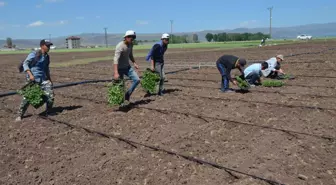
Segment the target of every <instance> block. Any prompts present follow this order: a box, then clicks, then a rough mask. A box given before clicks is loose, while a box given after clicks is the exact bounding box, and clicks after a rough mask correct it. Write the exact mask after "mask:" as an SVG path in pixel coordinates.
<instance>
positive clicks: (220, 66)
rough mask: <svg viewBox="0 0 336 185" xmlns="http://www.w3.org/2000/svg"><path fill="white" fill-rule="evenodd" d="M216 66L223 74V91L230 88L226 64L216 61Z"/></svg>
mask: <svg viewBox="0 0 336 185" xmlns="http://www.w3.org/2000/svg"><path fill="white" fill-rule="evenodd" d="M216 66H217V69H218V71H219V73H220V74H221V76H222V83H221V91H226V90H229V78H228V75H227V74H226V69H225V66H224V65H223V64H221V63H216Z"/></svg>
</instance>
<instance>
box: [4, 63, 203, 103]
mask: <svg viewBox="0 0 336 185" xmlns="http://www.w3.org/2000/svg"><path fill="white" fill-rule="evenodd" d="M190 69H197V67H190V68H183V69H179V70H175V71H170V72H166V74H175V73H178V72H182V71H187V70H190ZM140 78H142V76H140ZM111 81H112V79H111V80H84V81H79V82H70V83H65V84H59V85H54V86H53V88H54V89H58V88H63V87H70V86H75V85H82V84H88V83H99V82H111ZM15 94H18V93H17V91H11V92H7V93H1V94H0V98H1V97H5V96H11V95H15Z"/></svg>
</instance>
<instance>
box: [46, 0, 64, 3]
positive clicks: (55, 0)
mask: <svg viewBox="0 0 336 185" xmlns="http://www.w3.org/2000/svg"><path fill="white" fill-rule="evenodd" d="M62 1H63V0H44V2H46V3H57V2H62Z"/></svg>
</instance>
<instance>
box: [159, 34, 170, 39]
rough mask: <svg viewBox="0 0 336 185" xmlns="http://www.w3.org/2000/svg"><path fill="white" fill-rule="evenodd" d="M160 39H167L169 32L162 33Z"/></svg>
mask: <svg viewBox="0 0 336 185" xmlns="http://www.w3.org/2000/svg"><path fill="white" fill-rule="evenodd" d="M161 39H169V34H168V33H164V34H162V37H161Z"/></svg>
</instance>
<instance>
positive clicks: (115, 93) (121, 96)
mask: <svg viewBox="0 0 336 185" xmlns="http://www.w3.org/2000/svg"><path fill="white" fill-rule="evenodd" d="M107 93H108V104H109V105H110V106H114V105H121V104H122V103H124V101H125V82H124V80H121V79H120V80H113V81H112V83H110V84H108V92H107Z"/></svg>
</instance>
